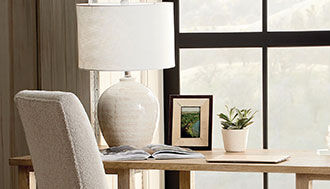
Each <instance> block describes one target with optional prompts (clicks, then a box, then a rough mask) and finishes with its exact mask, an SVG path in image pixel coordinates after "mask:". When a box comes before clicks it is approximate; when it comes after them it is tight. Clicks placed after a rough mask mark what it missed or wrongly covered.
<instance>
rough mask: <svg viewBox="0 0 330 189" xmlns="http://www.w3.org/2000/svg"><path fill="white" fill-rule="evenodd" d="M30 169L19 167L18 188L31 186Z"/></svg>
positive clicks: (24, 188) (27, 188) (23, 188)
mask: <svg viewBox="0 0 330 189" xmlns="http://www.w3.org/2000/svg"><path fill="white" fill-rule="evenodd" d="M29 173H30V169H29V167H25V166H19V167H18V188H19V189H29V188H30V174H29Z"/></svg>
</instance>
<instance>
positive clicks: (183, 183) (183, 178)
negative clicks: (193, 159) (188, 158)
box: [179, 171, 191, 189]
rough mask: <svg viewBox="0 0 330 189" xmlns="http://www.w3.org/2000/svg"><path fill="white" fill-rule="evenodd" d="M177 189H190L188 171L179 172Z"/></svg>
mask: <svg viewBox="0 0 330 189" xmlns="http://www.w3.org/2000/svg"><path fill="white" fill-rule="evenodd" d="M179 180H180V181H179V188H180V189H190V188H191V186H190V171H180V172H179Z"/></svg>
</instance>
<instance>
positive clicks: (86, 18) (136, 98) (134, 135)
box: [77, 3, 175, 147]
mask: <svg viewBox="0 0 330 189" xmlns="http://www.w3.org/2000/svg"><path fill="white" fill-rule="evenodd" d="M77 19H78V49H79V68H81V69H86V70H100V71H101V70H102V71H124V72H125V76H124V77H123V78H121V79H120V81H119V83H117V84H115V85H113V86H111V87H109V88H108V89H107V90H106V91H105V92H104V93H103V94H102V95H101V97H100V99H99V102H98V108H97V114H98V121H99V124H100V128H101V131H102V133H103V136H104V139H105V140H106V142H107V143H108V145H109V146H119V145H132V146H135V147H143V146H145V145H147V144H150V143H151V142H152V138H153V135H154V133H155V131H156V126H157V125H158V121H159V102H158V100H157V98H156V97H155V96H154V95H153V93H152V92H151V90H150V89H148V88H147V87H145V86H144V85H142V84H140V83H138V82H136V81H135V80H134V79H133V78H132V77H131V74H130V71H137V70H154V69H165V68H171V67H174V66H175V60H174V59H175V58H174V17H173V4H172V3H136V4H77Z"/></svg>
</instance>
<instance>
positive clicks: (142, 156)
mask: <svg viewBox="0 0 330 189" xmlns="http://www.w3.org/2000/svg"><path fill="white" fill-rule="evenodd" d="M100 152H101V154H102V160H107V161H125V160H126V161H132V160H146V159H148V158H154V159H202V158H204V155H203V154H201V153H198V152H195V151H192V150H190V149H186V148H180V147H176V146H169V145H164V144H150V145H148V146H146V147H144V148H143V149H136V148H133V147H131V146H118V147H111V148H107V149H104V150H101V151H100Z"/></svg>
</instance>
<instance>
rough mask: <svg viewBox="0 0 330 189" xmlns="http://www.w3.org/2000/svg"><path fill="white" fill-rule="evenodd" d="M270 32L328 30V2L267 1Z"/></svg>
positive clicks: (309, 0) (329, 2) (329, 8)
mask: <svg viewBox="0 0 330 189" xmlns="http://www.w3.org/2000/svg"><path fill="white" fill-rule="evenodd" d="M268 5H269V6H268V10H269V11H268V12H269V14H268V16H269V19H268V20H269V23H268V27H269V30H270V31H278V30H282V31H287V30H291V31H292V30H328V29H330V22H329V12H330V0H317V1H315V0H268Z"/></svg>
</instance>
